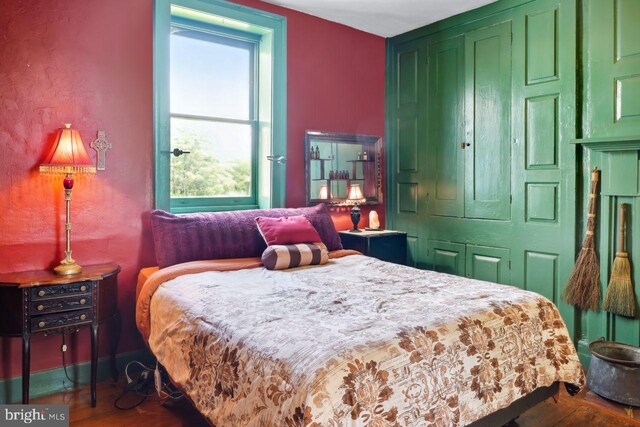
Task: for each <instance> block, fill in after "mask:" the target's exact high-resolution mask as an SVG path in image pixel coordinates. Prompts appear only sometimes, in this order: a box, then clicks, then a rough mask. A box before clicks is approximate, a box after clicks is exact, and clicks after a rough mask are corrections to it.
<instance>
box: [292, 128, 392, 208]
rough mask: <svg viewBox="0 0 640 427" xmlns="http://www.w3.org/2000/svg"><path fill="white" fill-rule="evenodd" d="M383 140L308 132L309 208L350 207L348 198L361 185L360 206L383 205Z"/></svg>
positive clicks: (306, 134)
mask: <svg viewBox="0 0 640 427" xmlns="http://www.w3.org/2000/svg"><path fill="white" fill-rule="evenodd" d="M380 148H381V138H380V137H379V136H371V135H354V134H344V133H328V132H318V131H307V132H306V133H305V138H304V150H305V182H306V200H307V206H313V205H317V204H318V203H326V204H327V205H334V206H335V205H347V204H348V203H347V195H348V194H349V189H350V188H351V187H352V186H354V187H355V186H356V185H358V186H359V187H360V190H361V192H362V195H363V197H364V200H365V201H364V202H363V203H361V204H368V205H373V204H378V203H382V183H381V177H380Z"/></svg>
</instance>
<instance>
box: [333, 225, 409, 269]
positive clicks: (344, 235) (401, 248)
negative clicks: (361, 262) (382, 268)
mask: <svg viewBox="0 0 640 427" xmlns="http://www.w3.org/2000/svg"><path fill="white" fill-rule="evenodd" d="M338 234H340V240H342V246H343V247H344V248H345V249H353V250H356V251H358V252H362V253H363V254H364V255H367V256H370V257H374V258H378V259H380V260H382V261H389V262H394V263H396V264H402V265H406V264H407V233H405V232H403V231H392V230H383V231H368V230H363V231H361V232H359V233H353V232H351V231H340V232H338Z"/></svg>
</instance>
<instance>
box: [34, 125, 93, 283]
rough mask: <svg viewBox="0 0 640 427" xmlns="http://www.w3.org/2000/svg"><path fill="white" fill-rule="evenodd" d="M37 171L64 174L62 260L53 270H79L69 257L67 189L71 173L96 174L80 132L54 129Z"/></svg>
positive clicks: (71, 183)
mask: <svg viewBox="0 0 640 427" xmlns="http://www.w3.org/2000/svg"><path fill="white" fill-rule="evenodd" d="M40 173H42V174H45V175H64V180H63V182H62V183H63V185H64V200H65V205H66V223H65V230H66V246H65V251H64V254H65V256H64V259H63V260H62V261H60V265H59V266H57V267H56V268H54V269H53V271H54V272H55V273H56V274H59V275H69V274H77V273H80V272H81V271H82V267H81V266H79V265H78V264H77V263H76V262H75V260H74V259H73V258H71V216H70V208H71V190H72V189H73V175H74V174H90V173H96V167H95V165H94V164H93V161H92V160H91V157H89V154H87V150H85V148H84V144H83V143H82V139H81V138H80V132H78V131H77V130H76V129H72V128H71V125H70V124H67V125H65V127H64V128H62V129H59V130H58V134H57V135H56V141H55V144H54V147H53V150H52V151H51V153H50V154H49V155H48V156H47V159H46V160H45V162H44V163H42V164H41V165H40Z"/></svg>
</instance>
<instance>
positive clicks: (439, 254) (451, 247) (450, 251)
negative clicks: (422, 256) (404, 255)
mask: <svg viewBox="0 0 640 427" xmlns="http://www.w3.org/2000/svg"><path fill="white" fill-rule="evenodd" d="M428 246H429V252H430V253H431V259H432V260H433V264H432V265H431V269H432V270H435V271H438V272H440V273H448V274H455V275H456V276H464V272H465V262H464V260H465V252H466V247H465V245H464V244H463V243H450V242H442V241H440V240H429V244H428Z"/></svg>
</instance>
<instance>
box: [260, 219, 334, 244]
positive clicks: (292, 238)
mask: <svg viewBox="0 0 640 427" xmlns="http://www.w3.org/2000/svg"><path fill="white" fill-rule="evenodd" d="M256 222H257V223H258V230H260V234H262V237H263V238H264V241H265V242H267V246H271V245H291V244H294V243H315V242H322V238H321V237H320V235H319V234H318V231H317V230H316V229H315V228H314V227H313V225H311V223H310V222H309V220H308V219H307V218H305V217H304V216H290V217H281V218H267V217H263V216H259V217H257V218H256Z"/></svg>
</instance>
